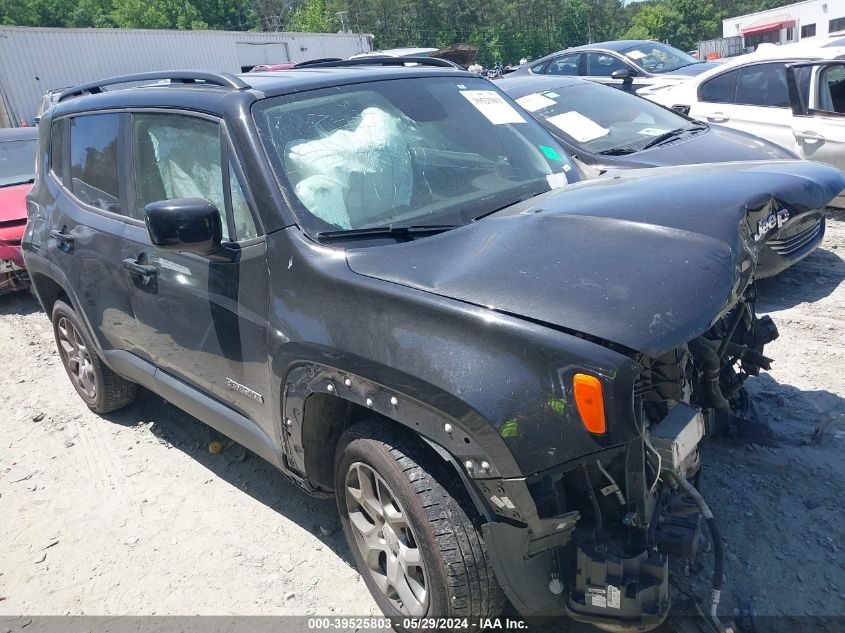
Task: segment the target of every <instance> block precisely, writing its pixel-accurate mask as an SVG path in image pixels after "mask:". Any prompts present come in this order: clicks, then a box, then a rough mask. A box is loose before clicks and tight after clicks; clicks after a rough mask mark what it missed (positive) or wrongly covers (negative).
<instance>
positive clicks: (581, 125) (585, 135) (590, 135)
mask: <svg viewBox="0 0 845 633" xmlns="http://www.w3.org/2000/svg"><path fill="white" fill-rule="evenodd" d="M546 121H548V122H549V123H551V124H552V125H554V126H555V127H556V128H558V129H559V130H563V131H564V132H566V133H567V134H569V136H571V137H572V138H574V139H575V140H576V141H580V142H582V143H586V142H587V141H592V140H593V139H596V138H599V137H602V136H607V134H608V133H609V132H610V130H608V129H607V128H606V127H602V126H600V125H599V124H598V123H596V122H595V121H592V120H590V119H588V118H587V117H585V116H584V115H583V114H581V113H580V112H575V111H574V110H573V111H572V112H564V113H563V114H556V115H555V116H550V117H549V118H548V119H546Z"/></svg>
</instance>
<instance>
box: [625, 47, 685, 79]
mask: <svg viewBox="0 0 845 633" xmlns="http://www.w3.org/2000/svg"><path fill="white" fill-rule="evenodd" d="M623 55H625V56H626V57H627V58H628V59H630V60H631V61H632V62H634V63H635V64H636V65H637V66H639V67H640V68H642V69H643V70H645V71H646V72H649V73H656V74H660V73H669V72H672V71H673V70H678V68H683V67H684V66H689V65H691V64H697V63H698V60H697V59H696V58H695V57H693V56H691V55H687V54H686V53H684V52H683V51H679V50H678V49H677V48H672V47H671V46H666V44H661V43H660V42H644V43H643V44H640V45H639V46H635V47H634V48H630V49H628V50H627V51H625V52H624V53H623Z"/></svg>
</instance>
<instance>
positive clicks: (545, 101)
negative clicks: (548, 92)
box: [516, 92, 555, 112]
mask: <svg viewBox="0 0 845 633" xmlns="http://www.w3.org/2000/svg"><path fill="white" fill-rule="evenodd" d="M516 102H517V103H518V104H519V105H521V106H522V107H523V108H525V109H526V110H528V111H529V112H536V111H537V110H542V109H543V108H548V107H549V106H553V105H554V104H555V101H554V99H549V98H548V97H547V96H545V95H541V94H540V93H539V92H535V93H534V94H530V95H525V96H524V97H520V98H519V99H517V100H516Z"/></svg>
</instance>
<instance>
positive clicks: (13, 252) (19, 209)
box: [0, 128, 38, 294]
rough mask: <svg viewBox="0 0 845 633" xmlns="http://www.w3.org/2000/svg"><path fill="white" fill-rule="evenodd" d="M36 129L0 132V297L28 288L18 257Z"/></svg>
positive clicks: (31, 171) (24, 221)
mask: <svg viewBox="0 0 845 633" xmlns="http://www.w3.org/2000/svg"><path fill="white" fill-rule="evenodd" d="M37 137H38V129H37V128H11V129H0V294H4V293H7V292H14V291H16V290H23V289H24V288H26V287H28V286H29V278H28V277H27V275H26V270H25V269H24V263H23V255H22V254H21V238H22V237H23V232H24V228H25V227H26V194H27V192H29V189H30V187H31V186H32V182H33V180H35V150H36V146H37Z"/></svg>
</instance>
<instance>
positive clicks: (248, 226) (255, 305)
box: [123, 112, 272, 431]
mask: <svg viewBox="0 0 845 633" xmlns="http://www.w3.org/2000/svg"><path fill="white" fill-rule="evenodd" d="M129 137H130V144H131V156H132V164H133V167H132V173H133V205H134V208H135V213H136V214H138V215H139V216H141V217H143V213H144V211H143V209H144V207H145V206H146V205H147V204H149V203H151V202H158V201H162V200H172V199H178V198H205V199H206V200H209V201H210V202H212V203H213V204H214V205H215V206H216V207H217V208H218V209H219V210H220V213H221V219H222V224H223V242H224V245H223V248H221V250H220V252H219V253H216V254H214V255H212V256H209V257H201V256H199V255H195V254H192V253H173V252H165V251H162V250H159V249H157V248H156V247H155V246H153V245H152V243H151V241H150V238H149V235H148V233H147V231H146V230H145V229H143V228H141V227H136V226H131V227H128V229H127V232H126V235H125V237H126V239H125V240H124V253H123V258H124V263H125V265H126V267H127V274H128V275H129V277H130V280H131V284H130V301H131V304H132V309H133V310H134V313H135V319H136V327H137V329H138V332H137V336H136V339H135V349H134V350H133V351H135V353H137V354H139V355H141V356H146V357H148V358H149V360H151V361H152V362H153V363H154V364H155V365H156V366H157V367H158V368H160V369H161V370H162V371H165V372H167V373H168V374H171V375H172V376H174V377H176V378H179V379H180V380H182V381H184V382H186V383H188V384H190V385H192V386H194V387H197V388H198V389H200V390H202V391H204V392H205V393H206V394H208V395H210V396H212V397H213V398H215V399H217V400H220V401H221V402H223V403H225V404H227V405H229V406H232V407H233V408H235V409H237V410H239V411H240V412H241V413H243V414H244V415H246V416H247V417H250V418H251V419H253V420H261V419H262V418H264V419H266V418H267V417H268V416H266V407H267V406H270V403H271V402H272V398H270V397H269V396H270V394H269V393H268V389H269V384H270V372H269V369H268V362H267V310H268V272H267V262H266V257H265V248H266V243H265V240H264V238H263V236H261V235H260V234H259V231H258V230H257V228H256V226H257V225H256V222H255V220H254V216H253V211H252V209H251V204H250V202H249V201H248V195H247V192H246V190H245V188H244V187H243V186H242V184H241V183H242V182H243V178H242V176H241V174H240V170H239V169H238V167H237V161H236V159H235V157H234V152H233V151H232V150H231V147H230V145H229V143H228V141H227V136H226V134H225V129H224V126H223V125H222V124H221V122H220V121H218V120H216V119H212V118H208V117H203V116H195V115H189V114H176V113H161V112H149V113H145V112H136V113H133V114H132V118H131V122H130V134H129ZM133 264H137V265H139V266H140V268H138V267H136V266H133ZM139 270H140V271H141V272H138V271H139ZM145 270H146V271H149V273H150V274H144V272H143V271H145ZM267 430H268V431H269V429H267Z"/></svg>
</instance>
